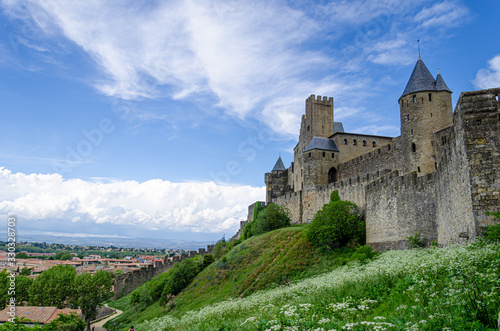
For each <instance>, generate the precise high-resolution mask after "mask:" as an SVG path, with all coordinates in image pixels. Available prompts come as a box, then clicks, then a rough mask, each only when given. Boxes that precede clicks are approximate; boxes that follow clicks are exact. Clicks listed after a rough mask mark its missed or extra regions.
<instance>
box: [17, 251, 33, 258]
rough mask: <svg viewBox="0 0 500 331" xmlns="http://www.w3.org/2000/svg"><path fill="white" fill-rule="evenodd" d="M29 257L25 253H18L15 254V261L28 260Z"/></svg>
mask: <svg viewBox="0 0 500 331" xmlns="http://www.w3.org/2000/svg"><path fill="white" fill-rule="evenodd" d="M29 258H30V257H29V256H28V254H26V253H25V252H20V253H17V254H16V259H29Z"/></svg>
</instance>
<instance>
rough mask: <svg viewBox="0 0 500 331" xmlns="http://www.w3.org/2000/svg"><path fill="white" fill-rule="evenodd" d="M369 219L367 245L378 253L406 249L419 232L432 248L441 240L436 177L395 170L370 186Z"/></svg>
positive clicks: (368, 197)
mask: <svg viewBox="0 0 500 331" xmlns="http://www.w3.org/2000/svg"><path fill="white" fill-rule="evenodd" d="M366 220H367V221H366V242H367V244H368V245H369V246H371V247H373V248H374V249H376V250H386V249H404V248H406V247H407V240H406V238H407V237H409V236H413V235H415V234H416V233H418V232H419V231H422V236H423V237H424V238H425V239H426V243H427V245H430V243H431V242H432V240H436V239H437V226H436V221H435V220H436V198H435V178H434V176H433V175H432V174H427V175H425V176H421V177H417V173H416V172H412V173H410V174H407V175H405V176H399V172H398V171H394V172H392V173H390V174H387V175H385V176H383V177H381V178H379V179H377V180H376V181H374V182H372V183H370V184H368V185H367V187H366Z"/></svg>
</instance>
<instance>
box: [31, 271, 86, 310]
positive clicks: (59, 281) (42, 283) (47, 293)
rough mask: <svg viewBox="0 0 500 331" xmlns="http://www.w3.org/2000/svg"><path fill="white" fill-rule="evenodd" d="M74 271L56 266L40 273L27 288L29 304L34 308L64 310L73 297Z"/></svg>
mask: <svg viewBox="0 0 500 331" xmlns="http://www.w3.org/2000/svg"><path fill="white" fill-rule="evenodd" d="M75 277H76V271H75V269H74V268H73V267H71V266H69V265H58V266H55V267H52V268H50V269H49V270H46V271H44V272H42V274H41V275H40V276H38V277H37V278H35V281H34V282H33V285H31V286H30V288H29V297H30V302H31V303H32V304H33V305H36V306H56V307H57V308H64V307H65V306H67V305H68V303H69V301H70V300H71V299H72V297H73V293H74V282H75Z"/></svg>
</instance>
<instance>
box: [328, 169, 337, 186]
mask: <svg viewBox="0 0 500 331" xmlns="http://www.w3.org/2000/svg"><path fill="white" fill-rule="evenodd" d="M336 181H337V169H335V168H334V167H332V168H330V170H329V171H328V184H330V183H335V182H336Z"/></svg>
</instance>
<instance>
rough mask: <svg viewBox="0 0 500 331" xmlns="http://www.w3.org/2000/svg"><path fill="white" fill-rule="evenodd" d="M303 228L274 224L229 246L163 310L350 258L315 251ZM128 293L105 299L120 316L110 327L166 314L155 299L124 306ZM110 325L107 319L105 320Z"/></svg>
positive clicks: (244, 292)
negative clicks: (275, 225)
mask: <svg viewBox="0 0 500 331" xmlns="http://www.w3.org/2000/svg"><path fill="white" fill-rule="evenodd" d="M305 228H306V226H298V227H289V228H283V229H279V230H276V231H272V232H269V233H266V234H263V235H261V236H257V237H252V238H250V239H248V240H246V241H244V242H243V243H241V244H239V245H237V246H235V247H234V248H233V249H232V250H231V251H230V252H228V253H227V254H226V255H225V256H223V257H222V258H221V259H218V260H216V261H215V262H214V263H213V264H212V265H210V266H209V267H207V268H206V269H204V270H203V271H202V272H201V273H200V274H199V275H198V276H197V277H196V278H195V280H194V281H193V282H192V283H191V284H190V285H189V286H188V287H187V288H186V289H185V290H184V291H182V292H181V293H180V294H179V295H178V296H177V297H176V298H175V307H174V309H173V310H172V311H171V312H170V313H169V315H171V316H182V315H183V314H184V313H185V312H187V311H191V310H195V309H199V308H201V307H203V306H206V305H209V304H214V303H217V302H222V301H224V300H227V299H236V300H238V299H239V298H245V297H247V296H248V295H250V294H252V293H254V292H256V291H258V290H262V289H266V288H274V287H278V286H280V285H283V284H288V283H289V282H292V281H296V280H299V279H304V278H307V277H310V276H314V275H318V274H323V273H325V272H329V271H331V270H333V269H334V268H336V267H338V266H341V265H343V264H346V262H347V261H349V260H350V259H352V258H351V257H350V256H351V255H352V250H349V249H347V250H344V251H338V252H336V253H334V254H330V255H322V254H320V253H318V252H317V251H315V250H314V248H313V247H311V246H310V244H309V243H308V242H307V241H306V239H305V231H304V229H305ZM157 277H168V275H167V274H163V275H159V276H157ZM153 281H155V279H154V280H153ZM151 283H152V281H151V282H148V283H145V284H143V285H142V286H141V287H139V288H137V289H136V290H135V291H134V292H138V293H143V292H145V291H143V289H144V288H145V287H148V286H151ZM141 295H142V294H141ZM131 296H132V293H130V294H128V295H127V296H125V297H123V298H121V299H119V300H117V301H115V302H111V303H110V306H113V307H116V308H119V309H121V310H123V311H124V313H123V314H122V316H119V317H118V318H117V319H116V322H117V328H116V330H122V329H125V328H127V327H130V325H131V324H133V323H135V324H138V323H141V322H143V321H145V320H147V319H151V318H153V317H160V316H163V315H165V314H166V310H165V309H164V308H163V307H161V306H160V305H159V304H158V302H156V303H152V302H149V303H147V304H140V305H138V307H137V313H136V312H135V308H134V307H132V306H130V297H131ZM143 301H145V302H147V300H143ZM112 325H113V324H112V323H108V325H107V326H109V327H111V326H112ZM126 330H128V328H127V329H126Z"/></svg>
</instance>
